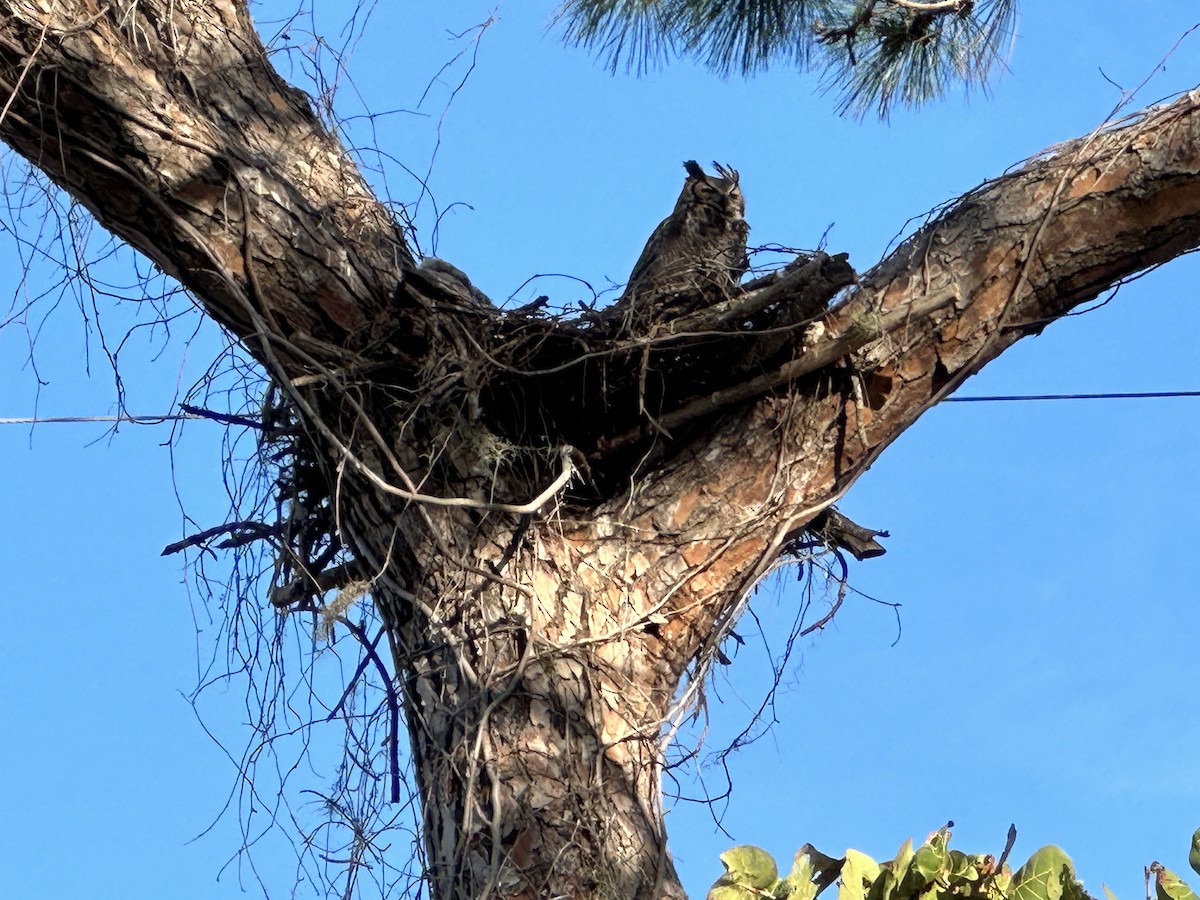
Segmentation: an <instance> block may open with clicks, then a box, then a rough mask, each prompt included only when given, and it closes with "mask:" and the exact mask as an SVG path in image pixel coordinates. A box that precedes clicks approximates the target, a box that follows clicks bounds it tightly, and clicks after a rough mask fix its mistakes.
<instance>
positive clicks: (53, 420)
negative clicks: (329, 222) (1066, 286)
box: [0, 391, 1200, 425]
mask: <svg viewBox="0 0 1200 900" xmlns="http://www.w3.org/2000/svg"><path fill="white" fill-rule="evenodd" d="M1168 397H1200V391H1125V392H1110V393H1098V394H990V395H980V396H974V397H947V398H946V399H945V400H943V401H942V402H943V403H1011V402H1017V401H1021V402H1029V401H1035V400H1160V399H1164V398H1168ZM193 419H208V420H209V421H215V422H221V423H222V424H234V425H246V424H251V423H250V422H249V421H248V420H245V419H243V418H241V417H239V416H228V415H226V414H221V413H208V414H207V415H201V414H198V413H192V412H182V413H164V414H162V415H157V416H132V415H119V416H13V417H9V418H0V425H73V424H77V423H81V422H108V423H112V424H129V425H160V424H162V423H163V422H179V421H184V420H193Z"/></svg>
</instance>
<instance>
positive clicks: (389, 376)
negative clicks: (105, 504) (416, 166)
mask: <svg viewBox="0 0 1200 900" xmlns="http://www.w3.org/2000/svg"><path fill="white" fill-rule="evenodd" d="M129 12H130V14H129V15H124V14H118V11H117V10H116V9H115V8H111V7H109V6H102V7H99V8H97V7H96V6H95V4H94V3H92V2H88V0H76V2H63V0H0V90H3V92H4V95H5V98H6V100H7V101H9V103H8V105H7V106H6V107H3V113H2V116H3V118H2V121H0V136H2V137H3V139H4V140H5V141H6V142H7V143H8V144H10V145H11V146H12V147H13V148H15V149H16V150H17V151H18V152H20V153H21V154H23V155H24V156H25V157H26V158H27V159H29V160H30V161H31V162H32V163H33V164H34V165H36V166H37V167H38V168H40V169H41V170H42V171H43V172H45V173H46V174H47V175H48V176H49V177H50V178H52V179H53V180H54V181H55V182H56V183H57V184H59V185H60V186H61V187H63V188H64V189H65V190H67V191H68V192H69V193H70V194H71V195H72V196H73V197H75V198H77V199H78V200H80V201H81V202H83V203H84V204H86V205H87V207H88V208H89V209H90V210H91V211H92V212H93V213H94V214H95V215H96V217H97V219H98V220H99V221H100V222H101V223H102V224H103V225H105V227H107V228H109V229H110V230H112V231H113V232H114V233H115V234H117V235H119V236H120V237H122V238H123V239H125V240H126V241H128V242H129V243H130V244H132V245H133V246H134V247H136V248H137V249H139V250H140V251H142V252H143V253H145V254H146V255H147V256H149V257H150V258H151V259H153V260H154V261H156V262H157V263H158V264H159V265H161V266H162V267H163V268H164V269H165V270H166V271H168V272H170V273H171V274H173V275H174V276H175V277H177V278H178V279H179V280H180V281H181V282H182V283H183V284H184V285H185V286H186V287H187V288H188V289H189V290H190V291H191V292H192V293H193V294H194V296H195V297H196V298H197V300H198V301H199V302H200V303H202V304H203V306H204V308H205V309H206V310H207V311H208V312H209V313H210V314H211V315H212V316H213V318H215V319H216V320H217V321H219V322H220V323H221V324H223V325H224V326H225V327H226V328H228V329H229V330H230V331H231V332H232V333H234V334H235V335H236V336H237V337H238V338H239V339H240V340H241V341H242V342H243V343H244V345H245V347H246V349H247V350H248V351H249V352H250V353H251V354H252V355H253V356H254V357H255V358H256V359H258V360H259V361H260V362H261V363H262V364H263V365H264V367H265V368H266V369H267V370H268V372H269V373H270V374H271V376H272V378H273V379H274V380H275V383H276V384H277V385H278V393H277V397H278V400H277V404H276V407H275V410H276V413H277V421H276V422H275V423H274V424H275V425H279V423H280V422H282V423H284V424H290V425H294V426H296V427H297V428H298V429H299V432H300V436H299V437H295V436H294V434H293V432H289V431H288V430H287V428H282V429H281V431H280V432H279V433H280V434H285V435H288V434H291V435H293V436H292V437H288V438H286V440H291V441H292V443H291V444H290V445H289V447H290V449H291V452H292V453H293V454H294V472H295V478H294V483H293V488H294V493H293V494H291V495H290V496H288V497H286V498H285V499H286V500H287V501H288V504H289V506H288V508H289V509H290V510H291V513H290V515H291V516H292V519H293V520H295V521H298V522H301V523H303V524H304V525H305V527H306V528H309V531H310V532H311V531H312V530H313V529H314V528H315V529H316V530H317V531H319V532H320V533H321V535H322V537H321V541H324V544H322V546H323V547H324V549H323V550H322V552H321V554H322V555H320V558H319V559H317V558H316V556H315V555H314V554H315V552H316V551H315V550H314V547H315V546H316V545H317V544H318V543H320V541H314V539H313V538H312V536H311V534H309V536H308V537H305V538H302V537H301V536H300V531H294V532H291V533H289V539H290V544H289V553H290V554H291V556H289V557H288V558H287V559H285V560H284V562H283V564H282V565H283V570H284V571H285V572H294V573H296V584H294V585H283V586H281V587H286V588H288V590H284V591H281V593H279V594H278V596H277V598H276V602H277V603H278V604H279V605H280V606H289V605H292V604H296V603H307V604H318V603H320V602H321V589H328V588H329V587H331V582H332V576H330V578H329V579H324V580H323V579H322V578H320V577H317V575H316V573H319V571H320V568H321V566H322V565H325V564H328V563H330V562H331V560H332V558H333V556H334V554H335V553H336V550H337V547H338V546H339V545H344V546H345V547H347V548H349V550H350V553H351V561H350V566H349V571H350V573H351V575H352V576H354V577H355V578H357V579H359V580H361V581H363V582H365V583H367V584H368V585H369V589H370V592H371V594H372V597H373V599H374V601H375V603H376V605H377V607H378V609H379V611H380V613H381V615H382V617H383V619H384V622H385V624H386V626H387V628H388V634H389V639H390V645H391V653H392V661H393V663H394V667H395V669H394V671H395V678H396V683H397V688H398V691H399V694H400V696H401V697H402V700H403V708H404V721H405V722H406V724H407V726H408V729H409V734H410V739H411V743H412V751H413V755H414V758H415V760H416V772H417V777H418V780H419V789H420V793H421V797H422V799H423V802H424V820H425V847H426V853H427V865H428V877H429V880H430V885H431V892H432V895H433V896H435V897H439V898H451V897H486V896H506V897H529V898H532V897H537V896H549V895H555V896H568V897H622V898H651V897H680V896H682V889H681V887H680V885H679V881H678V878H677V877H676V874H675V872H674V869H673V866H672V864H671V861H670V857H669V855H668V854H667V851H666V842H665V832H664V825H663V817H662V812H661V807H660V800H661V795H660V783H659V782H660V777H661V772H662V760H663V753H664V751H665V745H666V741H667V737H668V735H669V726H670V723H671V721H673V717H674V716H677V715H678V714H679V713H680V711H681V710H682V709H686V699H687V698H686V697H685V698H684V699H683V701H678V702H679V703H681V705H678V706H677V705H676V704H677V700H676V696H677V692H678V691H679V688H680V685H681V683H683V680H684V678H685V676H686V677H687V679H688V683H689V684H692V685H694V684H697V683H700V682H701V681H702V679H703V677H704V675H705V672H706V668H707V665H708V664H709V663H710V662H711V660H712V659H714V657H715V654H716V653H717V650H718V647H719V644H720V642H721V639H722V638H723V637H724V636H725V635H726V634H727V631H728V628H729V626H730V625H731V623H732V622H733V621H734V619H735V618H736V617H737V615H738V613H739V611H740V610H741V608H742V605H743V603H744V602H745V600H746V598H747V596H748V593H749V591H750V589H751V588H752V586H753V585H754V584H755V583H756V582H757V580H758V579H760V578H761V577H762V576H763V575H764V574H765V573H766V572H767V571H768V570H769V569H770V567H771V566H772V565H773V564H774V563H775V561H776V560H777V559H778V557H779V554H780V552H781V550H783V549H784V548H785V547H787V546H788V544H789V542H792V541H794V540H795V539H796V538H797V537H798V536H799V535H800V534H801V533H802V531H803V530H804V528H805V526H806V525H807V524H808V523H809V522H810V521H811V520H812V519H813V517H814V516H816V515H818V514H819V513H820V512H822V511H823V510H826V509H827V508H829V507H830V506H831V504H833V503H835V502H836V501H837V499H838V498H839V497H840V496H842V495H843V494H844V492H845V491H846V490H847V489H848V487H849V486H850V484H851V483H852V482H853V481H854V480H855V478H857V477H858V475H860V474H861V473H862V472H863V471H865V470H866V468H867V467H868V466H869V465H870V464H871V463H872V461H873V460H874V459H875V458H876V457H877V456H878V454H879V453H880V452H881V451H882V450H883V449H884V448H885V447H886V446H887V445H888V444H889V443H890V442H891V441H892V440H894V439H895V438H896V437H897V436H898V435H899V434H900V433H901V432H903V431H904V430H905V429H906V428H907V427H908V426H909V425H911V424H912V423H913V422H914V421H915V420H916V419H917V417H918V416H920V414H921V413H922V412H924V411H925V410H926V409H928V408H929V407H931V406H933V405H934V404H936V403H937V402H938V401H939V400H940V399H941V398H943V397H944V396H946V394H947V393H949V392H950V391H952V390H953V389H954V388H956V387H957V386H958V385H959V384H961V383H962V381H963V380H964V379H966V378H967V377H969V376H970V375H971V374H973V373H974V372H976V371H978V370H979V368H980V367H981V366H983V365H984V364H986V363H987V362H988V361H990V360H991V359H993V358H995V357H996V356H998V355H999V354H1000V353H1001V352H1003V351H1004V350H1005V349H1006V348H1007V347H1008V346H1010V345H1011V344H1013V343H1014V342H1015V341H1017V340H1018V339H1020V338H1021V337H1023V336H1025V335H1028V334H1032V333H1037V332H1038V331H1040V330H1041V329H1042V328H1043V327H1045V325H1046V324H1048V323H1049V322H1051V321H1053V320H1054V319H1056V318H1058V317H1060V316H1062V315H1063V314H1064V313H1065V312H1067V311H1069V310H1070V309H1071V308H1072V307H1074V306H1076V305H1078V304H1080V303H1082V302H1085V301H1087V300H1089V299H1091V298H1093V297H1095V296H1096V295H1097V294H1098V293H1100V292H1101V291H1103V290H1105V289H1106V288H1108V287H1109V286H1111V285H1113V284H1114V283H1116V282H1117V281H1118V280H1120V279H1121V278H1124V277H1126V276H1128V275H1131V274H1133V273H1135V272H1137V271H1140V270H1142V269H1145V268H1147V267H1148V266H1153V265H1156V264H1159V263H1161V262H1164V261H1166V260H1168V259H1171V258H1173V257H1174V256H1177V255H1179V254H1181V253H1183V252H1185V251H1187V250H1189V249H1191V248H1193V247H1195V246H1196V245H1197V244H1198V243H1200V91H1193V92H1192V93H1191V94H1189V95H1187V96H1184V97H1181V98H1180V99H1179V100H1177V101H1176V102H1174V103H1172V104H1171V105H1170V106H1167V107H1164V108H1161V109H1156V110H1151V111H1148V112H1147V113H1145V114H1144V115H1143V116H1142V117H1141V118H1139V119H1138V120H1137V121H1135V122H1133V123H1132V124H1128V125H1125V126H1124V127H1122V128H1120V129H1114V130H1111V131H1105V132H1100V133H1097V134H1094V135H1090V136H1088V137H1086V138H1083V139H1080V140H1079V141H1075V142H1072V143H1069V144H1066V145H1063V146H1061V147H1058V148H1056V150H1055V151H1054V153H1052V154H1051V155H1048V156H1045V157H1042V158H1040V159H1038V160H1035V161H1033V162H1031V163H1029V164H1027V165H1026V166H1025V167H1023V168H1021V169H1019V170H1017V171H1015V172H1013V173H1011V174H1009V175H1006V176H1004V177H1003V178H1001V179H998V180H997V181H994V182H991V183H989V184H986V185H984V186H982V187H981V188H979V189H977V190H976V191H974V192H972V193H971V194H969V195H967V196H965V197H963V198H962V199H961V200H960V201H958V203H957V204H955V205H954V206H953V207H952V208H951V209H949V210H948V211H947V212H946V213H944V214H943V215H942V216H941V217H939V218H938V219H937V220H935V221H933V222H931V223H930V224H929V225H927V226H926V227H924V228H922V229H921V230H920V231H919V232H917V233H916V234H915V235H914V236H913V237H911V238H910V239H909V240H908V241H906V242H905V243H904V244H903V245H902V246H901V247H900V248H899V249H898V250H897V251H896V252H895V253H894V254H892V256H890V257H889V258H888V259H886V260H884V261H883V262H882V263H880V264H879V265H878V266H876V267H875V268H874V269H872V270H871V271H869V272H868V273H866V274H865V275H864V276H863V277H861V278H860V279H858V281H857V285H856V287H854V289H853V290H852V291H851V292H850V293H849V294H848V295H847V296H846V297H845V298H844V299H842V300H841V301H840V302H839V303H837V304H836V305H835V306H834V307H833V308H832V309H829V310H828V311H825V310H824V309H823V308H822V307H821V304H822V303H823V301H824V300H826V299H828V298H829V297H831V296H833V294H834V293H836V292H837V291H838V289H839V288H840V287H842V286H843V285H845V284H846V283H847V282H848V281H850V280H851V278H852V274H851V273H849V272H848V269H847V268H846V266H845V263H844V260H839V259H838V258H830V257H824V256H818V257H814V258H812V259H809V260H807V261H805V262H804V264H803V265H799V266H797V267H794V268H792V269H790V270H789V271H787V272H785V273H783V274H781V275H779V276H777V277H772V278H768V279H765V280H762V281H761V282H758V283H753V284H751V285H750V286H748V288H747V289H746V290H745V291H742V292H738V293H736V294H735V295H733V296H730V297H727V298H724V299H722V300H720V301H719V302H711V303H708V304H707V305H704V306H703V307H702V308H699V309H697V310H695V311H693V312H691V313H689V314H688V315H684V316H681V317H677V318H675V319H673V320H671V321H670V322H664V323H663V324H662V326H661V328H657V329H655V330H652V331H651V332H649V333H647V334H643V335H640V336H630V335H628V334H624V333H622V332H621V331H620V330H619V329H617V328H615V327H614V326H613V323H612V321H611V320H608V319H605V317H604V315H603V313H601V314H598V315H596V316H594V317H592V318H591V319H585V320H581V321H578V322H573V323H572V322H565V323H564V322H552V321H550V320H545V319H538V318H537V317H536V316H530V315H524V314H502V313H501V312H499V311H498V310H496V309H495V308H494V307H492V306H491V305H490V304H489V303H488V301H487V299H486V298H485V297H483V296H482V295H481V294H479V292H478V291H476V290H475V289H474V288H473V287H472V286H471V285H470V282H469V281H468V280H467V278H466V276H464V275H463V274H462V273H460V272H458V271H457V270H456V269H454V268H453V267H452V266H449V265H447V264H444V263H441V262H440V261H429V260H427V261H425V262H424V263H422V264H420V265H418V264H417V263H416V261H415V260H414V259H413V258H412V256H411V254H410V253H409V251H408V250H407V249H406V248H405V246H404V243H403V241H402V239H401V236H400V235H401V232H400V229H399V227H398V225H397V223H396V222H395V221H394V220H393V218H392V217H391V215H390V214H389V213H388V211H387V210H386V208H385V207H384V206H383V205H382V204H380V203H379V202H378V200H377V199H376V198H375V197H374V196H373V195H372V193H371V192H370V190H369V189H368V188H367V186H366V184H365V182H364V180H363V179H362V177H361V176H360V174H359V173H358V172H357V170H356V169H355V167H354V165H353V163H352V162H351V160H350V159H349V157H348V156H347V154H346V153H345V151H344V150H343V149H342V148H341V147H340V145H339V144H338V142H337V141H336V139H335V138H334V137H333V136H332V135H330V134H329V133H328V132H327V131H326V130H325V129H324V128H323V127H322V126H321V124H320V122H319V121H318V120H317V118H316V117H315V116H314V114H313V113H312V110H311V108H310V106H309V104H308V102H307V100H306V99H305V98H304V97H303V96H301V95H299V94H298V92H297V91H295V90H294V89H292V88H290V87H289V86H287V85H286V84H285V83H284V82H283V81H282V80H281V79H280V78H279V76H278V75H277V74H276V73H275V72H274V71H273V70H272V69H271V68H270V66H269V64H268V63H267V61H266V56H265V52H264V50H263V47H262V45H261V43H260V41H259V39H258V37H257V36H256V34H255V33H254V30H253V28H252V25H251V22H250V20H249V17H248V15H247V13H246V10H245V8H244V6H243V5H242V4H241V3H238V2H234V0H139V2H138V3H137V4H134V5H131V6H130V7H129ZM814 298H815V301H814ZM814 302H816V304H817V305H816V306H814ZM699 331H703V332H705V337H704V341H703V342H701V341H699V340H697V339H696V338H695V337H693V335H694V334H695V333H696V332H699ZM781 334H782V335H785V336H786V339H783V338H781V337H780V335H781ZM714 335H716V337H714ZM722 335H724V336H725V337H722ZM726 338H727V339H726ZM716 360H719V361H720V363H719V364H715V363H714V361H716ZM597 372H600V373H601V374H599V375H598V374H597ZM647 372H652V373H653V375H654V378H653V379H647V377H646V375H647ZM650 381H652V382H653V384H654V385H655V387H654V388H653V392H651V390H650V389H649V388H647V387H646V385H647V383H649V382H650ZM601 410H603V411H604V414H602V415H601V414H600V413H599V412H598V411H601ZM581 411H582V412H581ZM318 526H319V527H318ZM306 533H307V532H306ZM314 566H315V569H314V568H313V567H314ZM293 588H294V590H293Z"/></svg>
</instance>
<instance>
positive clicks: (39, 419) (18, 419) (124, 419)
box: [0, 413, 208, 425]
mask: <svg viewBox="0 0 1200 900" xmlns="http://www.w3.org/2000/svg"><path fill="white" fill-rule="evenodd" d="M205 418H208V417H207V416H197V415H193V414H191V413H168V414H167V415H162V416H124V415H123V416H15V417H12V418H0V425H74V424H75V423H77V422H113V423H118V424H122V423H128V424H130V425H159V424H161V423H163V422H176V421H179V420H181V419H205Z"/></svg>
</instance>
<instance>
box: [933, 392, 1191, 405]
mask: <svg viewBox="0 0 1200 900" xmlns="http://www.w3.org/2000/svg"><path fill="white" fill-rule="evenodd" d="M1163 397H1200V391H1127V392H1124V393H1107V394H996V395H992V396H982V397H947V398H946V399H945V400H943V401H942V402H943V403H1002V402H1006V401H1015V400H1157V399H1160V398H1163Z"/></svg>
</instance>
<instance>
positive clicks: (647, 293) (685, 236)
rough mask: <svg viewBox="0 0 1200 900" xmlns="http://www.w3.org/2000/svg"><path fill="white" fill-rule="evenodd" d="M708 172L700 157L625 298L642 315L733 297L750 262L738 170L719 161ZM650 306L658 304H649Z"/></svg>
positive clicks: (690, 165) (687, 166)
mask: <svg viewBox="0 0 1200 900" xmlns="http://www.w3.org/2000/svg"><path fill="white" fill-rule="evenodd" d="M713 165H714V166H716V169H717V173H718V175H707V174H705V172H704V170H703V169H701V168H700V166H699V165H698V164H697V163H696V161H695V160H691V159H689V160H688V161H687V162H685V163H684V164H683V167H684V168H685V169H687V180H686V181H684V183H683V191H682V193H680V195H679V199H678V200H677V201H675V209H674V210H672V212H671V214H670V215H669V216H667V217H666V218H665V219H663V220H662V222H661V223H660V224H659V226H658V227H657V228H655V229H654V233H653V234H652V235H650V240H649V241H647V242H646V247H645V249H643V250H642V255H641V256H640V257H638V261H637V263H636V264H635V265H634V267H633V272H632V273H630V276H629V284H628V286H627V287H626V288H625V293H624V294H623V295H622V297H621V301H620V302H621V303H622V304H628V305H629V307H630V310H631V312H633V313H634V315H635V316H636V317H637V318H639V319H640V318H644V317H645V316H646V315H647V314H651V315H652V314H654V313H657V312H658V311H660V310H665V309H670V308H678V307H679V306H680V305H684V306H686V307H689V308H690V307H694V306H696V305H698V304H700V303H703V302H705V301H706V300H707V301H708V302H712V301H713V300H715V299H720V298H721V297H724V296H727V295H728V294H729V292H730V290H732V288H733V287H734V286H735V285H736V284H737V283H738V281H739V280H740V279H741V277H742V274H743V273H744V272H745V271H746V269H747V267H748V266H749V260H748V259H747V258H746V234H747V232H748V231H749V230H750V226H748V225H747V224H746V220H745V218H743V217H744V215H745V212H746V201H745V198H743V197H742V189H741V188H740V187H739V186H738V173H737V171H736V170H734V169H730V168H728V167H726V166H722V165H720V164H718V163H713ZM649 305H652V306H653V309H648V308H647V307H648V306H649Z"/></svg>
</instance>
